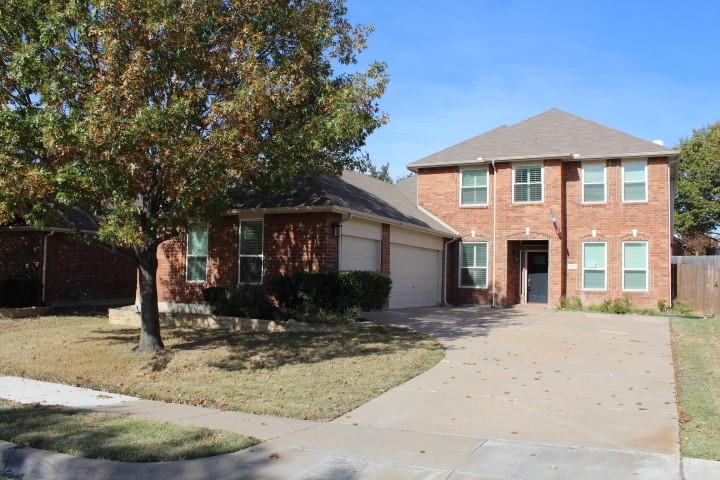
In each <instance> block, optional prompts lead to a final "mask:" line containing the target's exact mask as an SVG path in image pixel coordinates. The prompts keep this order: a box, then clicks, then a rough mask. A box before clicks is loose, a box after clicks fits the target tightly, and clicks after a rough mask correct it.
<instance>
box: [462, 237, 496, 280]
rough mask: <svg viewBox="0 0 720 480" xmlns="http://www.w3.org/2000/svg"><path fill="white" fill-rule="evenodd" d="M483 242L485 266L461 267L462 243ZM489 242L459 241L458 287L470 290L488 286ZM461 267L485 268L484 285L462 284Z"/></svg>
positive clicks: (476, 243) (473, 243) (479, 243)
mask: <svg viewBox="0 0 720 480" xmlns="http://www.w3.org/2000/svg"><path fill="white" fill-rule="evenodd" d="M482 244H485V266H484V267H463V266H462V255H463V248H462V247H463V245H482ZM489 259H490V244H489V243H488V242H460V247H459V248H458V288H469V289H472V290H487V288H488V283H489V279H488V273H489V271H488V270H489V268H488V264H489V263H490V261H489ZM463 268H468V269H469V268H475V269H483V268H484V269H485V285H483V286H473V285H463V284H462V270H463Z"/></svg>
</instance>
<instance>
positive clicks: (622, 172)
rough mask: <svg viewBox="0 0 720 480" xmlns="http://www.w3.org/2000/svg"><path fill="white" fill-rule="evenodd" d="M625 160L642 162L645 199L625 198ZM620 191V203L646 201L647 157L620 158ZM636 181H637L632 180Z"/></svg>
mask: <svg viewBox="0 0 720 480" xmlns="http://www.w3.org/2000/svg"><path fill="white" fill-rule="evenodd" d="M626 162H643V166H644V169H643V172H644V175H645V199H644V200H625V163H626ZM620 170H621V173H620V175H621V182H620V191H621V195H622V203H648V198H649V197H648V161H647V158H644V159H643V158H626V159H623V160H622V165H621V166H620ZM633 183H637V182H633Z"/></svg>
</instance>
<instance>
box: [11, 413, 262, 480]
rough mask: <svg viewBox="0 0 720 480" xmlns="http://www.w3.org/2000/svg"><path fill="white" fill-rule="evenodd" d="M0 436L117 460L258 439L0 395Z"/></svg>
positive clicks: (153, 458)
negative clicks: (10, 399)
mask: <svg viewBox="0 0 720 480" xmlns="http://www.w3.org/2000/svg"><path fill="white" fill-rule="evenodd" d="M0 440H5V441H7V442H12V443H15V444H18V445H23V446H30V447H35V448H42V449H44V450H52V451H55V452H61V453H67V454H69V455H75V456H79V457H87V458H102V459H106V460H119V461H122V462H162V461H170V460H182V459H190V458H200V457H209V456H213V455H220V454H223V453H230V452H236V451H238V450H242V449H244V448H247V447H250V446H252V445H255V444H257V443H258V441H257V440H255V439H252V438H247V437H243V436H240V435H236V434H233V433H229V432H223V431H217V430H209V429H207V428H196V427H184V426H178V425H174V424H171V423H166V422H152V421H148V420H137V419H134V418H130V417H126V416H121V415H112V414H109V413H97V412H91V411H89V410H80V409H71V408H62V407H53V406H43V405H22V404H19V403H14V402H7V401H4V400H0ZM0 478H2V476H1V475H0Z"/></svg>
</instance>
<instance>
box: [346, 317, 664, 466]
mask: <svg viewBox="0 0 720 480" xmlns="http://www.w3.org/2000/svg"><path fill="white" fill-rule="evenodd" d="M373 320H378V321H385V322H392V323H397V324H403V325H407V326H410V327H412V328H414V329H417V330H420V331H423V332H426V333H428V334H431V335H433V336H435V337H436V338H438V339H439V340H440V341H441V342H442V343H443V344H444V345H445V347H446V348H447V354H446V356H445V359H444V360H442V361H441V363H440V364H439V365H438V366H436V367H434V368H432V369H430V370H429V371H427V372H425V373H424V374H422V375H419V376H418V377H416V378H415V379H413V380H411V381H409V382H407V383H405V384H403V385H401V386H399V387H397V388H395V389H392V390H390V391H388V392H387V393H385V394H383V395H381V396H379V397H377V398H375V399H374V400H372V401H370V402H368V403H367V404H365V405H363V406H361V407H359V408H358V409H356V410H354V411H352V412H350V413H348V414H347V415H344V416H343V417H341V418H339V419H337V420H336V421H335V422H339V423H346V424H354V425H359V426H367V427H375V428H382V429H393V430H410V431H415V432H425V433H438V434H454V435H468V436H483V437H490V438H497V439H510V440H519V441H530V442H547V443H552V444H559V445H577V446H587V447H600V448H610V449H623V450H624V449H631V450H635V451H645V452H654V453H664V454H678V418H677V408H676V404H675V390H674V388H675V387H674V385H675V384H674V377H673V367H672V355H671V350H670V334H669V326H668V320H667V319H666V318H659V317H645V316H620V315H605V314H589V313H579V312H578V313H576V312H555V311H552V310H547V309H533V308H513V309H497V310H496V309H491V308H487V307H472V308H469V307H467V308H449V307H442V308H440V307H438V308H418V309H405V310H394V311H388V312H379V313H376V314H374V316H373Z"/></svg>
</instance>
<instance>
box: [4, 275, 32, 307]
mask: <svg viewBox="0 0 720 480" xmlns="http://www.w3.org/2000/svg"><path fill="white" fill-rule="evenodd" d="M41 296H42V282H41V281H40V280H38V279H37V278H8V279H5V280H2V281H0V307H9V308H23V307H34V306H37V305H40V302H41Z"/></svg>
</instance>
